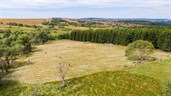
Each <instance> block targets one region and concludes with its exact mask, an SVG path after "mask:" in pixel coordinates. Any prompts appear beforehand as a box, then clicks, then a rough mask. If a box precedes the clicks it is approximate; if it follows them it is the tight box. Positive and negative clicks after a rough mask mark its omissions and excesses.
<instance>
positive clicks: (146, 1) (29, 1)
mask: <svg viewBox="0 0 171 96" xmlns="http://www.w3.org/2000/svg"><path fill="white" fill-rule="evenodd" d="M0 3H1V6H0V8H2V9H22V8H38V9H41V8H68V7H82V6H87V7H124V6H127V7H165V6H168V5H171V0H0Z"/></svg>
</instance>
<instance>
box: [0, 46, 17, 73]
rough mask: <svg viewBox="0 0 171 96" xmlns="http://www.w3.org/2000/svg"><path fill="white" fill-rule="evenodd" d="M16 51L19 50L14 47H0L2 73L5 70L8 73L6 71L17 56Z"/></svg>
mask: <svg viewBox="0 0 171 96" xmlns="http://www.w3.org/2000/svg"><path fill="white" fill-rule="evenodd" d="M18 50H20V49H17V48H16V47H8V46H5V45H1V46H0V60H1V66H2V67H1V68H3V69H2V71H3V70H5V71H6V72H8V69H9V68H11V66H12V62H13V61H14V60H16V59H17V56H18V55H19V51H18Z"/></svg>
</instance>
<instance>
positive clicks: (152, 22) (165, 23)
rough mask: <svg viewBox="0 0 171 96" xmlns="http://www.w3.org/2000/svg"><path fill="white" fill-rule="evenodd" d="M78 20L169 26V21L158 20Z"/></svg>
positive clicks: (170, 24) (170, 21) (170, 20)
mask: <svg viewBox="0 0 171 96" xmlns="http://www.w3.org/2000/svg"><path fill="white" fill-rule="evenodd" d="M79 20H85V21H86V20H87V21H117V22H121V23H128V24H140V25H149V26H171V19H165V18H159V19H149V18H80V19H79Z"/></svg>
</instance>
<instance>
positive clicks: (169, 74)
mask: <svg viewBox="0 0 171 96" xmlns="http://www.w3.org/2000/svg"><path fill="white" fill-rule="evenodd" d="M128 71H129V72H130V73H133V74H138V75H145V76H148V77H151V78H154V79H156V80H159V81H161V82H162V83H167V82H169V81H171V60H164V61H161V62H152V63H148V64H144V65H140V66H138V67H136V68H131V69H129V70H128Z"/></svg>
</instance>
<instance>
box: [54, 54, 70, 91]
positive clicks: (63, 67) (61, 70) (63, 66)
mask: <svg viewBox="0 0 171 96" xmlns="http://www.w3.org/2000/svg"><path fill="white" fill-rule="evenodd" d="M59 59H60V61H61V62H60V63H59V64H58V66H57V68H58V77H59V79H60V80H61V85H60V86H59V88H64V87H66V86H67V84H66V83H65V79H66V74H67V72H68V69H69V65H70V64H69V63H67V62H64V61H63V60H62V57H59Z"/></svg>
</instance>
